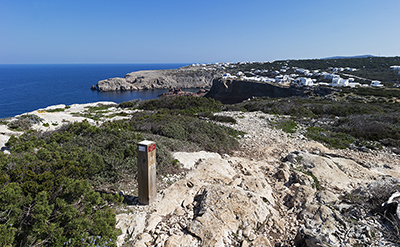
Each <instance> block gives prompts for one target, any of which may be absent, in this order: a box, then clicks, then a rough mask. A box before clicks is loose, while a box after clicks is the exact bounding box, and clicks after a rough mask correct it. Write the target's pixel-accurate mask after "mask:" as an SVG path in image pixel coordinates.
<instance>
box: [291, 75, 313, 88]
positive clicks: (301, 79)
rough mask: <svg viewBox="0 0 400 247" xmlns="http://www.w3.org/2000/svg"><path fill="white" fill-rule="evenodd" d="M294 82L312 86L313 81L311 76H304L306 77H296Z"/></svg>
mask: <svg viewBox="0 0 400 247" xmlns="http://www.w3.org/2000/svg"><path fill="white" fill-rule="evenodd" d="M294 83H296V84H297V85H299V86H313V85H314V82H313V80H312V79H311V78H306V77H299V78H297V79H296V80H295V81H294Z"/></svg>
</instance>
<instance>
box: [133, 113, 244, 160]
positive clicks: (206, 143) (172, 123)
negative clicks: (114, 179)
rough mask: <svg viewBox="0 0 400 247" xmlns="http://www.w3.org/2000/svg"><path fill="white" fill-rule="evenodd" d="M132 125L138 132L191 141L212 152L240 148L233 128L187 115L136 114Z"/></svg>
mask: <svg viewBox="0 0 400 247" xmlns="http://www.w3.org/2000/svg"><path fill="white" fill-rule="evenodd" d="M131 121H132V125H133V126H134V128H135V129H137V130H138V131H143V132H150V133H153V134H157V135H161V136H165V137H169V138H172V139H178V140H182V141H189V142H192V143H196V144H197V145H199V146H200V147H201V148H203V149H204V150H207V151H211V152H220V153H224V152H229V151H231V150H232V149H235V148H238V146H239V144H238V141H237V140H236V139H235V138H233V136H237V135H238V133H237V132H236V131H234V130H233V129H231V128H228V127H223V126H220V125H217V124H215V123H212V122H207V121H203V120H200V119H198V118H196V117H191V116H185V115H170V114H160V113H155V114H152V113H136V114H135V115H133V117H132V120H131Z"/></svg>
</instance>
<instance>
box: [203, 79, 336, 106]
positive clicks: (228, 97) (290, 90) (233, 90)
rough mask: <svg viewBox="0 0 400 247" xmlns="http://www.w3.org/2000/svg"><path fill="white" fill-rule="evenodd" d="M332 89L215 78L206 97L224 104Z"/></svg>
mask: <svg viewBox="0 0 400 247" xmlns="http://www.w3.org/2000/svg"><path fill="white" fill-rule="evenodd" d="M332 90H334V89H330V88H324V87H299V86H295V85H291V86H286V85H280V84H276V83H265V82H256V81H243V80H240V79H222V78H216V79H214V80H213V82H212V87H211V89H210V92H209V93H208V94H207V95H206V97H210V98H214V99H216V100H219V101H221V102H222V103H225V104H232V103H238V102H241V101H243V100H246V99H248V98H252V97H265V96H268V97H271V98H277V97H290V96H306V95H326V94H329V93H331V92H332Z"/></svg>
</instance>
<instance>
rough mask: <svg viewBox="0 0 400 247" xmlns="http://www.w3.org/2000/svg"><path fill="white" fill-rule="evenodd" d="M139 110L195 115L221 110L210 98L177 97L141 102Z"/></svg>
mask: <svg viewBox="0 0 400 247" xmlns="http://www.w3.org/2000/svg"><path fill="white" fill-rule="evenodd" d="M139 108H140V109H143V110H161V109H167V110H168V112H169V113H171V114H185V115H192V116H193V115H195V114H197V113H200V112H218V111H221V110H222V109H223V105H222V103H221V102H219V101H215V100H214V99H212V98H204V97H193V96H178V97H164V98H161V99H153V100H146V101H142V102H140V104H139Z"/></svg>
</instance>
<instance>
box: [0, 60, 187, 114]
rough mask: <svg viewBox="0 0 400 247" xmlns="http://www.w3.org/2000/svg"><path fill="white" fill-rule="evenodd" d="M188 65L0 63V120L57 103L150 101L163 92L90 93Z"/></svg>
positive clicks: (163, 91) (161, 90) (159, 90)
mask: <svg viewBox="0 0 400 247" xmlns="http://www.w3.org/2000/svg"><path fill="white" fill-rule="evenodd" d="M186 65H188V64H176V63H174V64H8V65H6V64H0V119H1V118H7V117H13V116H15V115H19V114H22V113H25V112H31V111H34V110H37V109H41V108H45V107H47V106H51V105H57V104H65V105H72V104H83V103H91V102H98V101H112V102H115V103H121V102H124V101H129V100H133V99H141V100H146V99H154V98H157V95H159V94H162V93H165V92H168V90H167V89H155V90H140V91H113V92H99V91H92V90H91V89H90V88H91V86H92V85H96V83H97V82H98V81H100V80H104V79H108V78H112V77H124V76H125V75H126V74H127V73H130V72H134V71H139V70H159V69H177V68H180V67H183V66H186Z"/></svg>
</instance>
